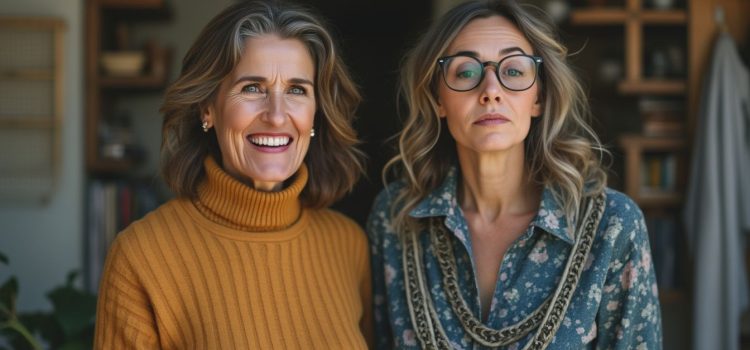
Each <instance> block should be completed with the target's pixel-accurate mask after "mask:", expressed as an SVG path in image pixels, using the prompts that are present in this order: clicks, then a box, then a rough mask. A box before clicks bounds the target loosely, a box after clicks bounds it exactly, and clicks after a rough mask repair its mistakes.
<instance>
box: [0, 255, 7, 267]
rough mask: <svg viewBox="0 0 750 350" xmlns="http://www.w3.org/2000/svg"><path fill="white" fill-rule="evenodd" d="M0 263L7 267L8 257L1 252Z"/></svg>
mask: <svg viewBox="0 0 750 350" xmlns="http://www.w3.org/2000/svg"><path fill="white" fill-rule="evenodd" d="M0 262H1V263H3V264H5V265H8V257H7V256H5V254H3V252H0Z"/></svg>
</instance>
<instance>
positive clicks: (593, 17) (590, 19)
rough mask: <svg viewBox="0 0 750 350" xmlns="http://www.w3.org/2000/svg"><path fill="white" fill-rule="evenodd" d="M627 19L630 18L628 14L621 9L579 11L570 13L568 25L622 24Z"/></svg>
mask: <svg viewBox="0 0 750 350" xmlns="http://www.w3.org/2000/svg"><path fill="white" fill-rule="evenodd" d="M628 17H630V16H629V14H628V12H627V11H626V10H623V9H616V8H601V9H599V8H596V9H581V10H575V11H573V12H571V14H570V23H572V24H576V25H596V24H622V23H625V21H626V20H627V19H628Z"/></svg>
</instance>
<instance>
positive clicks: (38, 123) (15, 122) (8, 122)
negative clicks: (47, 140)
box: [0, 117, 56, 129]
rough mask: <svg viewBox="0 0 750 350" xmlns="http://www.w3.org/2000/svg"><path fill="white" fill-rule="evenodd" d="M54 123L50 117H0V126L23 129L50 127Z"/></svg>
mask: <svg viewBox="0 0 750 350" xmlns="http://www.w3.org/2000/svg"><path fill="white" fill-rule="evenodd" d="M55 125H56V123H55V121H54V119H52V117H47V118H45V119H42V118H39V117H11V118H6V117H0V127H3V128H19V129H21V128H23V129H35V128H36V129H51V128H53V127H55Z"/></svg>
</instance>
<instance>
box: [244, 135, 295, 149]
mask: <svg viewBox="0 0 750 350" xmlns="http://www.w3.org/2000/svg"><path fill="white" fill-rule="evenodd" d="M247 139H248V140H249V141H250V143H252V144H253V145H256V146H260V147H284V146H288V145H289V144H290V143H291V142H292V138H291V137H289V136H267V135H263V136H261V135H250V136H248V137H247Z"/></svg>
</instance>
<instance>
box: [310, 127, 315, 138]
mask: <svg viewBox="0 0 750 350" xmlns="http://www.w3.org/2000/svg"><path fill="white" fill-rule="evenodd" d="M310 137H315V128H312V129H310Z"/></svg>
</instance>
